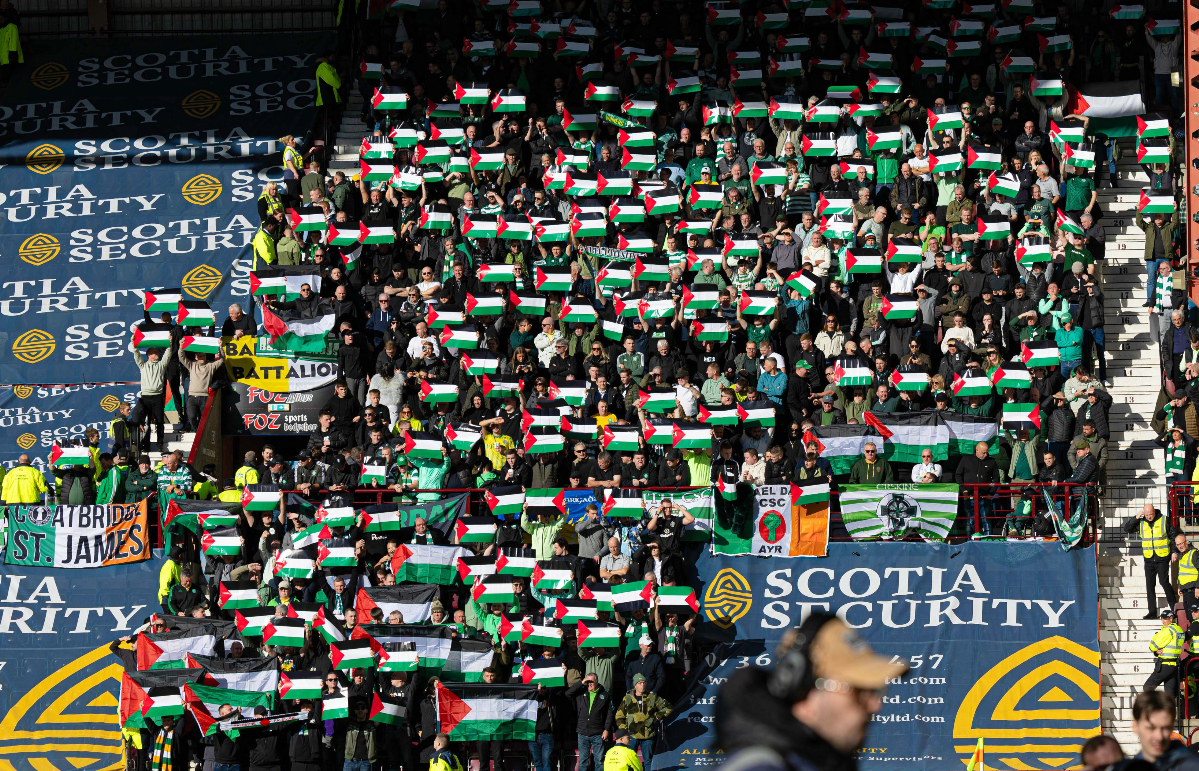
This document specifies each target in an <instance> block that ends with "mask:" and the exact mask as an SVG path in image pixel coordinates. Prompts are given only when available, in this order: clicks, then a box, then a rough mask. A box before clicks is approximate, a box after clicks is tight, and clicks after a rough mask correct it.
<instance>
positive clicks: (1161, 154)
mask: <svg viewBox="0 0 1199 771" xmlns="http://www.w3.org/2000/svg"><path fill="white" fill-rule="evenodd" d="M1169 162H1170V144H1169V140H1168V139H1151V140H1149V141H1147V142H1138V143H1137V163H1144V164H1150V163H1169Z"/></svg>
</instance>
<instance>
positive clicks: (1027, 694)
mask: <svg viewBox="0 0 1199 771" xmlns="http://www.w3.org/2000/svg"><path fill="white" fill-rule="evenodd" d="M697 570H698V581H697V582H696V584H695V589H696V597H697V598H701V601H702V602H701V617H702V622H701V624H700V626H699V628H698V631H697V635H698V637H699V639H700V640H706V641H709V642H712V641H718V642H740V641H749V642H753V641H759V642H762V643H764V647H763V648H762V649H761V653H756V652H755V653H753V654H752V655H751V654H749V653H745V652H741V653H737V654H731V653H730V654H729V655H728V657H727V659H725V658H724V657H723V656H719V655H718V656H716V658H714V659H713V660H712V661H711V662H707V663H706V664H705V666H708V667H709V668H710V670H709V671H708V672H707V673H705V674H704V675H703V676H704V677H705V678H708V679H707V680H705V681H704V682H703V685H704V686H705V688H706V687H707V686H711V685H719V684H720V683H721V682H723V679H724V678H726V677H728V675H729V674H730V673H731V671H732V670H735V669H737V668H741V667H745V666H770V665H772V664H773V659H774V648H775V645H776V644H777V642H778V640H779V638H780V636H781V635H782V634H783V632H784V631H785V630H786V629H788V628H790V627H793V626H795V625H797V624H799V623H801V621H802V620H803V619H804V618H806V617H807V615H808V614H809V613H812V612H815V611H821V612H829V613H836V614H837V615H838V616H840V617H841V618H843V619H844V620H845V623H847V624H848V625H850V626H851V627H853V628H855V629H856V630H857V631H858V633H859V634H860V635H861V636H862V637H863V638H864V639H865V640H866V641H867V642H869V643H870V644H871V645H872V646H873V647H874V648H875V650H877V651H879V652H880V653H882V654H883V655H886V656H894V657H900V658H903V659H906V660H907V661H909V662H910V664H911V666H912V671H911V672H910V673H909V674H908V675H907V676H905V677H903V678H900V679H899V680H897V681H896V682H893V683H891V684H889V686H888V689H887V695H886V698H885V700H884V706H883V710H882V711H881V712H880V713H879V714H878V715H876V716H875V717H874V718H873V721H872V722H871V730H870V732H869V734H868V736H867V740H866V746H865V749H864V750H863V751H862V752H860V753H859V754H858V763H859V765H860V766H862V767H865V768H877V769H896V770H897V771H917V770H923V769H928V768H946V769H947V768H960V767H962V764H964V763H965V762H966V760H967V759H968V758H969V756H970V753H971V752H973V750H974V747H975V745H976V744H977V743H978V739H979V738H982V739H984V742H985V746H986V748H987V754H988V756H990V757H1002V758H1005V759H1006V758H1011V759H1012V760H1011V761H1005V762H1006V763H1007V765H1006V766H1004V767H1006V768H1026V769H1044V770H1046V771H1048V769H1060V768H1065V767H1067V766H1068V765H1069V764H1072V763H1074V762H1075V761H1076V760H1077V758H1078V749H1079V746H1080V745H1081V744H1082V743H1083V742H1084V741H1086V739H1087V738H1089V737H1091V736H1094V735H1096V734H1098V733H1099V730H1100V725H1099V706H1100V705H1099V639H1098V626H1099V621H1098V615H1097V614H1098V610H1097V609H1098V577H1097V570H1096V565H1095V552H1094V547H1090V548H1084V549H1076V550H1074V551H1070V552H1065V553H1063V552H1062V550H1061V548H1060V547H1059V546H1058V544H1056V543H1043V542H1012V543H1006V542H1005V543H993V542H968V543H963V544H955V545H952V546H951V545H948V544H932V543H832V544H829V548H828V557H827V558H826V559H822V560H819V561H804V562H787V563H781V564H780V563H779V562H778V561H776V560H763V559H757V558H754V557H722V556H710V555H708V554H703V555H701V556H700V557H699V561H698V564H697ZM718 670H719V671H718ZM717 681H719V682H717ZM711 695H712V694H711V693H710V692H708V691H707V690H699V691H697V690H695V689H694V688H693V689H692V691H691V692H690V693H689V695H688V696H687V697H685V698H684V699H683V701H681V702H680V703H679V704H677V705H676V711H675V714H674V715H673V716H672V717H671V718H670V719H669V721H668V724H667V726H666V728H665V735H666V736H667V743H668V745H669V752H661V753H660V754H658V755H655V758H654V768H675V767H680V768H686V767H693V766H700V765H706V764H710V763H711V762H712V761H711V757H712V754H711V753H712V749H711V748H712V735H713V734H712V729H713V725H712V718H713V715H714V714H715V713H714V707H715V704H714V701H713V700H711ZM692 698H694V699H695V701H693V702H688V699H692ZM672 726H673V727H672ZM672 737H673V738H672ZM1017 764H1019V765H1017Z"/></svg>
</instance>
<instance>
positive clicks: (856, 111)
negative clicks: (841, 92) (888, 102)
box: [847, 103, 886, 129]
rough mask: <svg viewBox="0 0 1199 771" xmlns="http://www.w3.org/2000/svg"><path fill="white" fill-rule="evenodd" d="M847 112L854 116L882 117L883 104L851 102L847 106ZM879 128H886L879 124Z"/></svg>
mask: <svg viewBox="0 0 1199 771" xmlns="http://www.w3.org/2000/svg"><path fill="white" fill-rule="evenodd" d="M847 109H848V111H849V114H850V115H851V116H852V117H854V118H881V117H883V106H882V105H881V104H869V103H866V104H861V103H859V104H851V105H849V106H848V107H847ZM879 128H880V129H882V128H886V127H884V126H880V127H879Z"/></svg>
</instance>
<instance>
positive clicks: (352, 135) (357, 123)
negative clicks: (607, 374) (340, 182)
mask: <svg viewBox="0 0 1199 771" xmlns="http://www.w3.org/2000/svg"><path fill="white" fill-rule="evenodd" d="M372 128H373V127H371V126H367V125H366V124H365V123H363V122H362V94H361V93H360V92H359V91H358V88H357V85H356V84H355V85H354V86H352V87H351V90H350V93H349V97H348V99H347V100H346V109H345V112H344V113H342V116H341V126H340V127H339V128H338V130H337V138H336V139H334V140H333V142H334V144H333V150H332V153H331V156H330V161H329V172H328V173H329V174H330V175H332V174H333V172H335V171H340V172H343V173H344V174H345V175H346V179H349V178H350V177H351V176H352V175H354V174H357V173H358V172H359V165H358V148H359V147H360V146H361V145H362V138H363V137H365V136H367V135H368V134H369V133H370V132H371V130H372Z"/></svg>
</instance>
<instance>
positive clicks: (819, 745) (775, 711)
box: [716, 667, 857, 771]
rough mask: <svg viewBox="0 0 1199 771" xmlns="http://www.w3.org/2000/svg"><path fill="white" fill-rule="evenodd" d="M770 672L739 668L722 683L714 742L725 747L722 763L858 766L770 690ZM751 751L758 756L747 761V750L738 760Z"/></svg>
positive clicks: (794, 769) (779, 770) (785, 767)
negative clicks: (813, 729)
mask: <svg viewBox="0 0 1199 771" xmlns="http://www.w3.org/2000/svg"><path fill="white" fill-rule="evenodd" d="M768 676H769V673H768V672H767V671H766V670H763V669H758V668H756V667H749V668H747V669H741V670H738V671H737V672H735V673H733V676H732V677H730V678H729V680H728V682H727V683H725V684H724V687H723V688H721V689H720V695H719V696H718V697H717V699H716V746H717V747H718V748H719V749H720V750H722V751H723V752H724V753H725V760H724V765H725V766H728V765H729V764H732V763H736V764H737V766H738V771H854V770H855V769H856V768H857V763H856V761H855V760H854V758H853V757H850V756H846V755H843V754H841V753H840V752H837V750H836V749H834V748H833V747H832V745H830V744H829V743H828V742H826V741H824V740H823V739H821V738H820V737H819V736H817V735H816V734H815V733H814V732H813V731H812V729H810V728H808V727H807V726H806V725H804V724H803V723H801V722H799V721H798V720H796V719H795V717H794V716H793V715H792V714H791V709H790V705H788V704H786V703H784V702H783V701H782V700H781V699H777V698H775V697H774V696H772V695H771V694H770V692H769V691H767V690H766V678H767V677H768ZM763 750H764V751H765V752H760V751H763ZM756 751H759V752H756ZM750 752H754V755H755V757H754V760H752V761H750V762H748V763H746V761H747V760H749V757H750V756H748V754H745V755H742V759H741V761H740V762H739V761H738V755H739V754H741V753H750ZM758 755H760V756H761V757H756V756H758ZM743 763H745V767H744V768H740V766H741V765H742V764H743Z"/></svg>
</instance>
